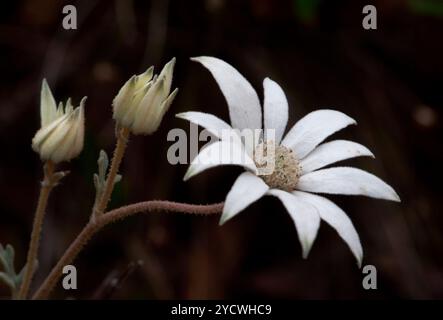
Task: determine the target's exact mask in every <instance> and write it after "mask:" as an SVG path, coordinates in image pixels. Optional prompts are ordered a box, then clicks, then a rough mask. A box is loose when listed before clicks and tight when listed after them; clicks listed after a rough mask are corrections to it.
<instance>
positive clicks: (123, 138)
mask: <svg viewBox="0 0 443 320" xmlns="http://www.w3.org/2000/svg"><path fill="white" fill-rule="evenodd" d="M128 139H129V129H127V128H125V127H123V128H117V143H116V146H115V150H114V155H113V157H112V161H111V168H110V169H109V173H108V177H107V178H106V184H105V188H104V190H103V193H102V195H101V197H100V200H99V201H98V203H97V205H96V206H95V207H94V210H93V211H94V212H93V220H94V219H96V218H97V217H99V216H101V215H102V214H103V212H105V210H106V208H107V206H108V203H109V200H110V199H111V194H112V191H113V190H114V184H115V183H114V182H115V179H116V177H117V174H118V170H119V168H120V164H121V162H122V160H123V156H124V154H125V150H126V147H127V145H128Z"/></svg>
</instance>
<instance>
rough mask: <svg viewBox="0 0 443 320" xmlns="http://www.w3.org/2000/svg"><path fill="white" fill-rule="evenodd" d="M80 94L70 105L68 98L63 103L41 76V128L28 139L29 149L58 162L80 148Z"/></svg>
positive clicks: (71, 155)
mask: <svg viewBox="0 0 443 320" xmlns="http://www.w3.org/2000/svg"><path fill="white" fill-rule="evenodd" d="M85 101H86V97H84V98H83V99H82V100H81V102H80V106H78V107H77V108H75V109H74V107H73V105H72V103H71V99H70V98H69V99H68V101H67V102H66V105H65V107H63V103H62V102H60V103H59V106H58V107H57V106H56V103H55V99H54V97H53V95H52V93H51V90H50V89H49V86H48V84H47V82H46V80H43V84H42V90H41V100H40V116H41V128H40V130H38V131H37V133H36V134H35V136H34V138H33V139H32V149H33V150H34V151H35V152H37V153H38V154H40V158H41V159H42V160H43V161H52V162H54V163H59V162H62V161H69V160H71V159H73V158H75V157H77V156H78V155H79V154H80V152H81V151H82V149H83V140H84V132H85V124H84V123H85V115H84V104H85Z"/></svg>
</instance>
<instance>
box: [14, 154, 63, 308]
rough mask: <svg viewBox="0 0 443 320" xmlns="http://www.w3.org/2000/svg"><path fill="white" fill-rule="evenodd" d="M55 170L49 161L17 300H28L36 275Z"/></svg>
mask: <svg viewBox="0 0 443 320" xmlns="http://www.w3.org/2000/svg"><path fill="white" fill-rule="evenodd" d="M54 169H55V166H54V163H52V162H51V161H47V162H46V164H45V177H44V179H43V182H42V184H41V188H40V196H39V198H38V204H37V209H36V211H35V216H34V223H33V226H32V233H31V240H30V242H29V249H28V256H27V258H26V267H25V273H24V275H23V282H22V285H21V287H20V291H19V293H18V295H17V299H26V296H27V295H28V291H29V287H30V285H31V280H32V276H33V275H34V269H35V262H36V261H37V254H38V247H39V242H40V234H41V230H42V224H43V218H44V216H45V210H46V205H47V203H48V198H49V194H50V192H51V190H52V188H53V187H54V185H53V181H52V177H53V174H54Z"/></svg>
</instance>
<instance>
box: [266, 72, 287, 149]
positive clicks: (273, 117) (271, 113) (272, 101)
mask: <svg viewBox="0 0 443 320" xmlns="http://www.w3.org/2000/svg"><path fill="white" fill-rule="evenodd" d="M263 88H264V92H265V99H264V108H263V109H264V120H265V126H264V127H265V130H269V129H271V130H272V129H273V130H275V143H276V145H278V144H280V141H281V138H282V137H283V133H284V132H285V129H286V124H287V123H288V100H287V99H286V96H285V93H284V92H283V89H282V88H281V87H280V86H279V85H278V84H277V82H275V81H272V80H271V79H269V78H266V79H265V80H264V81H263ZM265 135H266V132H265ZM265 140H266V138H265Z"/></svg>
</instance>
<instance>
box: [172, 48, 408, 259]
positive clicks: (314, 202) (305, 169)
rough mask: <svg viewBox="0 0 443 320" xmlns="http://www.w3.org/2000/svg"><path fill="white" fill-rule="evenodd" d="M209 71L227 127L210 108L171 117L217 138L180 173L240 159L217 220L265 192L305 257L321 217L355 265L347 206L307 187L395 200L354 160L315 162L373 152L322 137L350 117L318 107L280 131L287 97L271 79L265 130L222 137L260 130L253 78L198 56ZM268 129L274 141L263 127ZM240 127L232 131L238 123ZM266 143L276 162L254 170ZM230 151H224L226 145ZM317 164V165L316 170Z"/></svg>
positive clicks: (357, 251)
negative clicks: (279, 207)
mask: <svg viewBox="0 0 443 320" xmlns="http://www.w3.org/2000/svg"><path fill="white" fill-rule="evenodd" d="M192 60H194V61H197V62H200V63H201V64H202V65H203V66H204V67H206V68H207V69H208V70H209V71H210V72H211V73H212V75H213V77H214V78H215V80H216V82H217V83H218V85H219V87H220V89H221V91H222V93H223V95H224V96H225V98H226V101H227V103H228V107H229V115H230V118H231V123H232V126H231V125H229V124H228V123H226V122H225V121H223V120H221V119H219V118H217V117H215V116H214V115H211V114H207V113H202V112H185V113H181V114H178V115H177V117H179V118H182V119H186V120H188V121H190V122H192V123H195V124H197V125H200V126H202V127H203V128H205V129H206V130H208V131H209V132H211V133H212V134H214V135H215V136H217V137H218V138H220V139H221V140H220V141H217V142H215V143H213V144H211V145H210V146H208V147H206V148H204V149H203V150H202V151H201V152H200V153H199V154H198V155H197V157H196V158H195V159H194V160H193V161H192V163H191V165H190V166H189V169H188V171H187V173H186V176H185V180H187V179H189V178H190V177H192V176H194V175H196V174H198V173H200V172H202V171H204V170H206V169H208V168H211V167H215V166H218V165H240V166H243V167H244V168H245V169H246V170H247V171H246V172H244V173H242V174H240V176H239V177H238V178H237V180H236V181H235V183H234V185H233V186H232V188H231V190H230V191H229V193H228V195H227V197H226V200H225V205H224V208H223V214H222V216H221V219H220V224H223V223H224V222H226V221H227V220H228V219H231V218H232V217H234V216H235V215H237V214H238V213H239V212H240V211H242V210H243V209H245V208H246V207H248V206H249V205H250V204H252V203H253V202H255V201H257V200H258V199H260V198H261V197H263V196H265V195H271V196H275V197H277V198H278V199H280V200H281V202H282V203H283V205H284V206H285V207H286V209H287V211H288V213H289V215H290V216H291V218H292V220H293V221H294V224H295V227H296V229H297V234H298V238H299V241H300V243H301V247H302V251H303V257H304V258H306V257H307V256H308V254H309V251H310V249H311V247H312V244H313V242H314V240H315V238H316V236H317V232H318V228H319V226H320V220H321V219H323V220H324V221H326V222H327V223H328V224H329V225H331V227H332V228H334V229H335V230H336V231H337V233H338V234H339V236H340V237H341V238H342V239H343V240H344V241H345V242H346V243H347V245H348V246H349V248H350V250H351V251H352V253H353V254H354V256H355V257H356V259H357V262H358V265H359V267H360V266H361V261H362V258H363V250H362V246H361V243H360V239H359V236H358V233H357V232H356V230H355V228H354V226H353V224H352V222H351V220H350V219H349V217H348V216H347V215H346V213H345V212H344V211H343V210H342V209H340V208H339V207H338V206H337V205H335V204H334V203H333V202H332V201H330V200H328V199H326V198H324V197H322V196H319V195H315V194H313V193H326V194H345V195H364V196H368V197H373V198H379V199H386V200H392V201H400V198H399V196H398V195H397V193H396V192H395V191H394V190H393V189H392V188H391V187H390V186H389V185H388V184H386V183H385V182H383V181H382V180H381V179H379V178H378V177H376V176H374V175H372V174H370V173H368V172H366V171H363V170H360V169H357V168H352V167H333V168H326V169H321V168H323V167H325V166H327V165H330V164H332V163H335V162H337V161H341V160H345V159H349V158H354V157H360V156H369V157H374V155H373V154H372V153H371V152H370V151H369V150H368V149H367V148H366V147H364V146H363V145H361V144H358V143H355V142H351V141H347V140H333V141H330V142H325V143H322V142H323V141H324V140H325V139H326V138H327V137H328V136H330V135H332V134H333V133H335V132H336V131H338V130H341V129H343V128H345V127H347V126H348V125H351V124H356V122H355V120H353V119H352V118H350V117H349V116H347V115H345V114H344V113H342V112H339V111H334V110H317V111H314V112H311V113H309V114H307V115H306V116H305V117H303V118H302V119H300V120H299V121H298V122H297V123H296V124H295V125H294V126H293V127H292V128H291V129H290V130H289V132H288V133H287V134H286V136H285V137H284V138H283V135H284V132H285V128H286V125H287V121H288V102H287V99H286V96H285V94H284V92H283V90H282V89H281V87H280V86H279V85H278V84H277V83H276V82H274V81H272V80H271V79H269V78H266V79H265V80H264V81H263V87H264V106H263V112H264V129H265V135H264V137H261V138H260V140H259V141H257V142H255V141H254V142H253V143H252V145H251V143H250V142H249V145H248V142H245V144H242V143H238V140H235V141H234V143H232V141H231V142H229V141H226V139H225V140H223V137H222V135H221V134H220V132H222V131H226V130H232V131H235V129H240V130H242V129H248V128H249V129H262V111H261V105H260V101H259V98H258V96H257V93H256V92H255V90H254V89H253V87H252V86H251V84H250V83H249V82H248V81H247V80H246V79H245V78H244V77H243V76H242V75H241V74H240V73H239V72H238V71H237V70H236V69H235V68H233V67H232V66H231V65H229V64H227V63H226V62H224V61H222V60H220V59H217V58H214V57H198V58H193V59H192ZM269 129H271V130H272V129H273V130H274V131H273V132H274V133H275V136H274V140H273V141H272V140H270V137H268V136H267V135H266V134H267V132H268V130H269ZM237 132H238V130H237ZM270 147H272V148H273V149H274V151H275V152H274V155H275V157H274V158H273V160H274V161H275V167H274V170H273V172H272V173H271V174H260V170H259V169H260V165H262V162H261V159H260V157H258V156H257V155H258V154H261V153H260V152H258V151H261V150H263V149H267V148H270ZM227 151H230V152H227ZM319 169H320V170H319Z"/></svg>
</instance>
